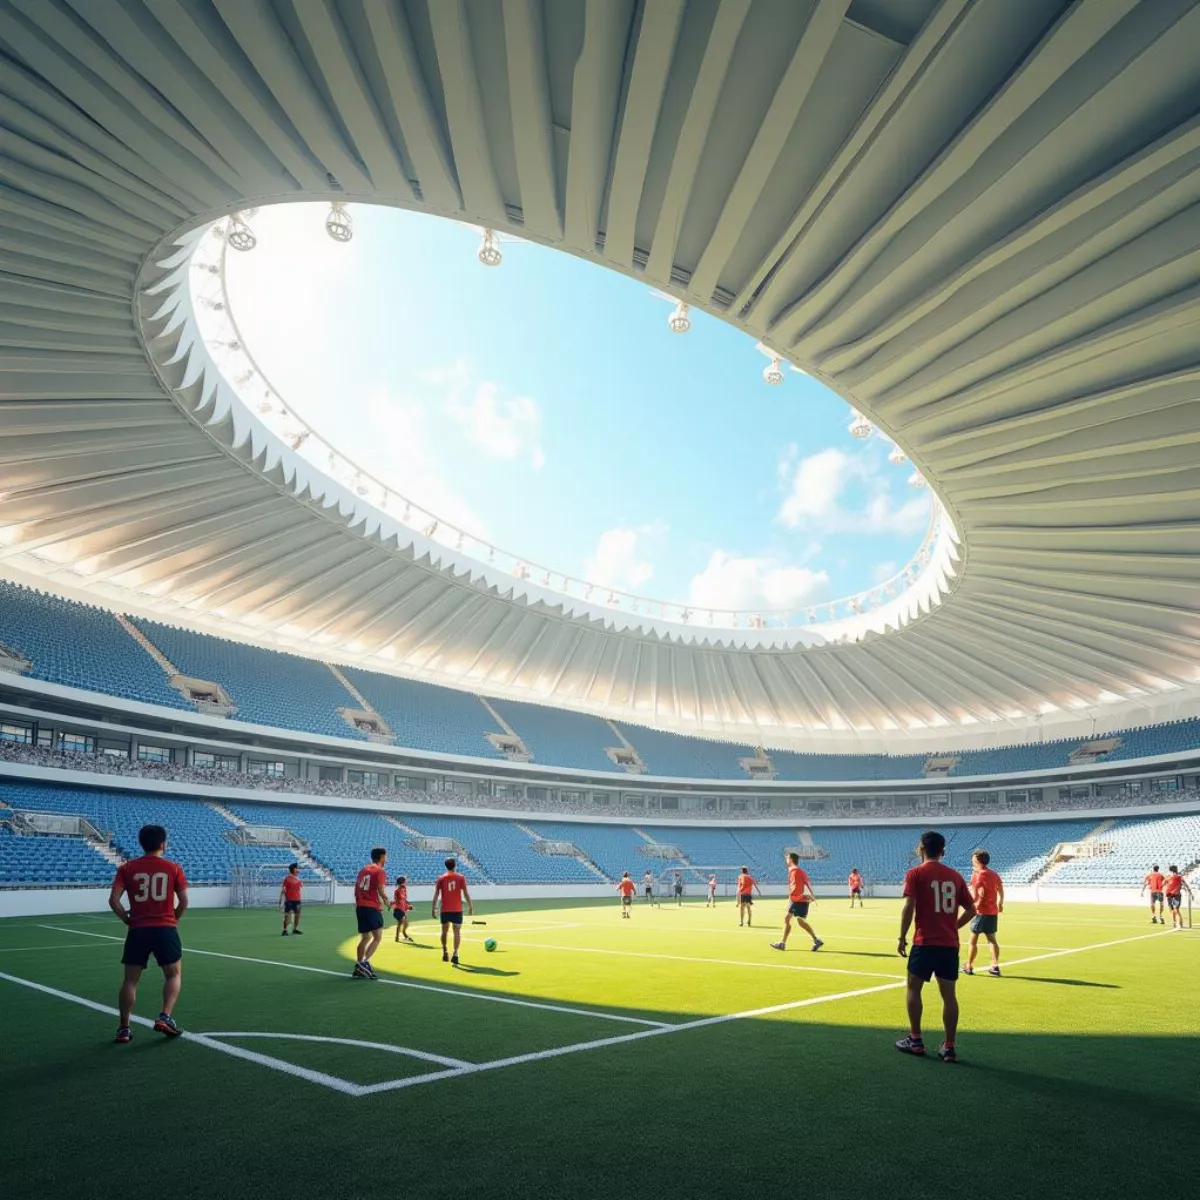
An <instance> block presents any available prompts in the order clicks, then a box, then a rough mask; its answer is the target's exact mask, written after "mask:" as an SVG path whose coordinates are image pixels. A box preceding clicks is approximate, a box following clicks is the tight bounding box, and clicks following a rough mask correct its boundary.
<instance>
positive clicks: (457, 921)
mask: <svg viewBox="0 0 1200 1200" xmlns="http://www.w3.org/2000/svg"><path fill="white" fill-rule="evenodd" d="M442 924H443V925H461V924H462V913H460V912H451V913H448V912H443V913H442Z"/></svg>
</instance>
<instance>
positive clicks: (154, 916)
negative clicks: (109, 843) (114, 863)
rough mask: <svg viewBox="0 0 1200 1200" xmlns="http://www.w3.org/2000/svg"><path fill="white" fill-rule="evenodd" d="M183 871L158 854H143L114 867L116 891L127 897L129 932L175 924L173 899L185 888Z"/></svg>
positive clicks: (177, 865)
mask: <svg viewBox="0 0 1200 1200" xmlns="http://www.w3.org/2000/svg"><path fill="white" fill-rule="evenodd" d="M187 885H188V881H187V877H186V876H185V875H184V873H183V868H182V867H181V866H180V865H179V864H178V863H174V862H171V860H170V859H169V858H163V857H162V855H160V854H144V855H142V857H141V858H132V859H130V860H129V862H127V863H122V864H121V865H120V866H119V867H118V868H117V877H116V878H115V879H114V880H113V888H114V890H116V891H124V893H125V895H126V896H128V897H129V924H130V927H131V928H133V929H150V928H154V927H156V926H164V925H178V924H179V922H178V921H177V920H176V919H175V897H176V895H177V894H178V893H179V892H182V891H184V890H185V889H186V888H187Z"/></svg>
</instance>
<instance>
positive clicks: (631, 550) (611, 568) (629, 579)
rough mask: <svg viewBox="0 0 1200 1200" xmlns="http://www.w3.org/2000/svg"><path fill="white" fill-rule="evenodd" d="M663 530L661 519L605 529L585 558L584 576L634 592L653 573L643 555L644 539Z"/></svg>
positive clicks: (589, 580)
mask: <svg viewBox="0 0 1200 1200" xmlns="http://www.w3.org/2000/svg"><path fill="white" fill-rule="evenodd" d="M666 531H667V527H666V525H665V524H663V523H662V522H661V521H656V522H654V523H653V524H651V525H643V526H641V527H640V528H638V529H623V528H617V529H606V530H605V531H604V532H603V533H602V534H601V535H600V537H599V539H598V540H597V542H596V549H595V552H594V553H593V554H592V556H591V558H588V559H586V560H585V561H584V564H583V576H584V578H585V579H586V580H587V581H588V582H589V583H594V584H595V585H596V586H597V587H606V588H615V589H617V590H618V591H627V592H636V591H637V590H638V589H639V588H640V587H641V586H642V585H643V584H644V583H646V582H647V580H649V579H650V578H651V576H653V574H654V564H653V563H652V562H651V561H650V559H649V558H648V557H646V554H647V547H646V542H647V541H648V540H649V539H650V538H653V537H660V536H661V535H663V534H665V533H666Z"/></svg>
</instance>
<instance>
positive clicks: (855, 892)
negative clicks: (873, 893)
mask: <svg viewBox="0 0 1200 1200" xmlns="http://www.w3.org/2000/svg"><path fill="white" fill-rule="evenodd" d="M850 895H852V896H861V895H862V888H851V889H850Z"/></svg>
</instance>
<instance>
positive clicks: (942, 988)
mask: <svg viewBox="0 0 1200 1200" xmlns="http://www.w3.org/2000/svg"><path fill="white" fill-rule="evenodd" d="M954 957H955V959H957V958H958V955H957V953H956V954H955V955H954ZM955 969H956V970H957V964H956V968H955ZM957 984H958V980H957V979H943V978H942V976H940V975H939V976H938V981H937V985H938V991H939V992H941V993H942V1025H943V1027H944V1029H945V1041H944V1042H943V1044H942V1058H943V1059H944V1058H945V1057H946V1055H945V1051H946V1050H951V1051H953V1049H954V1044H955V1038H957V1037H958V992H957V990H956V988H957ZM951 1061H953V1056H951Z"/></svg>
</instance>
